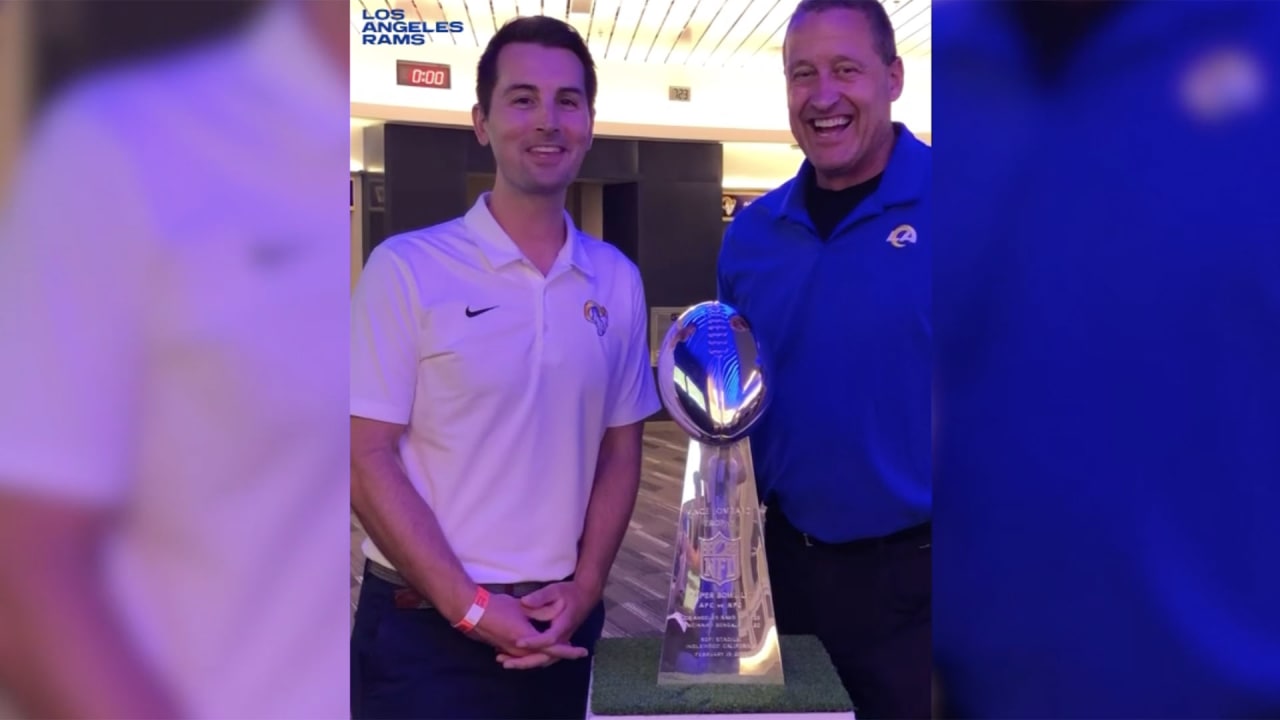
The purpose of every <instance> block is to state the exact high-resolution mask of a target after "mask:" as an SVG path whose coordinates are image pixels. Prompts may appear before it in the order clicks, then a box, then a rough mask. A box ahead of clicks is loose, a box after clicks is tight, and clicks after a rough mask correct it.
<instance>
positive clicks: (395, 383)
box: [351, 244, 419, 425]
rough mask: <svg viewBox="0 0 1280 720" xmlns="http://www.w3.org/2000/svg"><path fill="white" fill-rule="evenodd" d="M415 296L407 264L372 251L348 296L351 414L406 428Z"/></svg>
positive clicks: (414, 359) (413, 366)
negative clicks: (349, 301) (349, 302)
mask: <svg viewBox="0 0 1280 720" xmlns="http://www.w3.org/2000/svg"><path fill="white" fill-rule="evenodd" d="M417 298H418V294H417V291H416V289H415V286H414V283H413V277H412V275H411V273H410V272H409V268H408V266H407V265H406V264H405V263H404V261H403V260H401V259H400V258H398V257H397V256H396V255H395V254H394V253H393V252H392V251H391V250H390V248H389V247H388V246H387V245H385V244H383V245H379V246H378V247H376V248H374V251H373V252H372V253H371V254H370V256H369V261H368V262H367V263H366V264H365V267H364V269H363V270H362V271H361V273H360V277H359V279H358V280H357V281H356V288H355V291H354V293H353V295H352V298H351V414H352V415H354V416H356V417H363V418H368V419H370V420H380V421H382V422H388V423H395V424H397V425H407V424H408V423H409V418H410V415H411V413H412V410H413V400H414V395H415V392H416V390H417V377H418V360H419V352H418V320H417V318H418V312H417V306H418V299H417Z"/></svg>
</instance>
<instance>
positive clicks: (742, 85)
mask: <svg viewBox="0 0 1280 720" xmlns="http://www.w3.org/2000/svg"><path fill="white" fill-rule="evenodd" d="M352 47H353V48H356V49H357V50H356V51H353V52H352V55H351V77H352V83H351V103H352V106H353V114H360V115H363V114H364V113H365V112H366V111H368V112H370V113H372V114H370V115H369V117H373V118H379V119H385V120H397V121H402V122H424V123H434V124H449V125H457V126H460V127H469V126H470V124H471V115H470V113H471V107H472V106H473V105H474V104H475V101H476V99H475V80H476V78H475V75H476V72H475V68H476V62H477V61H478V60H479V58H480V49H479V48H475V47H456V46H452V45H442V44H429V45H425V46H419V47H396V46H370V45H360V44H358V40H357V44H355V45H353V46H352ZM397 60H409V61H419V62H431V63H443V64H446V65H449V66H450V72H451V83H450V84H451V87H450V88H448V89H434V88H432V89H428V88H421V87H410V86H403V85H397V84H396V61H397ZM931 61H932V57H931V56H930V57H924V58H916V57H907V58H904V59H903V64H904V74H905V84H904V88H903V93H902V97H901V98H899V100H898V101H897V102H896V103H894V105H893V109H892V112H893V117H894V119H895V120H899V121H901V122H904V123H906V124H907V126H908V127H910V128H911V129H912V131H914V132H917V133H928V132H931V131H932V117H931V114H930V113H931V110H930V108H931V101H932V95H933V86H932V75H933V73H932V67H931V64H930V63H931ZM597 76H598V78H599V83H598V85H599V90H598V94H597V98H596V131H597V134H598V135H614V136H620V137H644V138H661V139H669V140H713V141H722V140H746V139H748V138H744V137H739V136H738V134H739V133H740V132H749V131H751V132H758V133H767V134H768V137H756V138H751V139H754V140H769V141H774V142H787V141H788V139H789V138H790V122H789V120H788V117H787V104H786V97H787V94H786V84H785V78H784V76H783V73H782V68H781V67H780V66H779V67H774V66H773V65H771V64H770V65H768V66H757V67H751V68H722V67H688V66H665V65H646V64H629V63H618V62H609V61H600V60H599V59H597ZM673 85H678V86H685V87H689V88H691V94H690V100H689V101H688V102H676V101H672V100H671V99H670V98H669V95H668V90H669V88H670V86H673Z"/></svg>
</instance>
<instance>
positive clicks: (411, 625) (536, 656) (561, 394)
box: [351, 17, 659, 718]
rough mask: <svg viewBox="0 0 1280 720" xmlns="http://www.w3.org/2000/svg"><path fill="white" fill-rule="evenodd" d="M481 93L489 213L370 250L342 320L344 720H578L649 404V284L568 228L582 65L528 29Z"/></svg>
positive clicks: (493, 56) (571, 52)
mask: <svg viewBox="0 0 1280 720" xmlns="http://www.w3.org/2000/svg"><path fill="white" fill-rule="evenodd" d="M477 77H478V81H477V96H478V98H477V99H478V103H477V105H476V107H475V109H474V111H473V116H474V122H475V131H476V135H477V138H478V139H479V140H480V142H481V143H482V144H486V145H488V146H490V147H491V148H492V149H493V153H494V158H495V160H496V165H497V178H496V181H495V183H494V187H493V190H492V192H489V193H485V194H483V195H482V196H481V197H480V199H479V200H478V201H477V202H476V204H475V206H474V207H472V208H471V210H470V211H469V212H467V213H466V215H464V216H463V217H461V218H458V219H456V220H453V221H450V222H447V223H444V224H441V225H437V226H434V227H430V228H426V229H423V230H418V231H414V232H409V233H405V234H402V235H398V236H396V237H393V238H390V239H388V240H386V241H385V242H383V243H382V244H381V245H379V246H378V247H377V249H375V250H374V252H373V253H372V255H371V257H370V258H369V262H368V264H367V266H366V267H365V269H364V271H363V273H362V275H361V278H360V280H359V282H358V285H357V288H356V292H355V297H354V299H353V303H352V324H351V336H352V355H351V365H352V378H351V394H352V399H351V402H352V404H351V414H352V416H353V417H352V442H351V451H352V505H353V507H354V509H355V512H356V514H357V515H358V517H359V518H360V520H361V522H362V524H363V525H364V527H365V529H366V530H367V532H368V533H369V536H370V538H371V540H370V541H369V542H367V543H366V544H365V548H364V549H365V554H366V556H367V558H368V561H367V563H366V570H365V574H364V580H363V587H362V589H361V594H360V600H359V605H358V608H357V613H356V621H355V628H354V630H353V634H352V657H351V664H352V691H351V692H352V715H353V717H355V718H365V717H449V718H460V717H490V718H492V717H512V718H513V717H574V716H576V717H582V716H583V714H584V713H585V709H586V707H585V702H586V693H587V683H588V679H589V673H590V664H589V663H590V661H589V660H588V659H587V656H588V653H589V651H590V650H591V649H592V648H593V647H594V644H595V641H596V639H597V638H598V637H599V636H600V632H601V630H602V627H603V623H604V609H603V603H602V600H601V597H602V594H603V590H604V585H605V579H606V577H607V576H608V572H609V568H610V566H611V565H612V564H613V560H614V557H615V555H616V553H617V550H618V547H619V545H620V544H621V541H622V537H623V534H624V532H625V531H626V527H627V522H628V520H629V518H630V515H631V511H632V508H633V506H634V503H635V497H636V491H637V486H638V483H639V474H640V453H641V433H642V427H643V421H644V419H645V418H646V417H648V416H649V415H651V414H653V413H654V412H655V411H656V410H657V409H658V406H659V405H658V399H657V394H656V391H655V388H654V384H653V376H652V374H651V370H650V366H649V360H648V357H649V354H648V345H647V342H646V326H645V316H646V309H645V299H644V291H643V287H642V285H641V281H640V276H639V272H638V271H637V269H636V267H635V266H634V265H633V264H632V263H631V262H630V261H628V260H627V259H626V257H625V256H623V255H622V253H621V252H619V251H618V250H617V249H615V248H614V247H612V246H610V245H607V244H605V243H603V242H601V241H599V240H596V239H594V238H591V237H589V236H587V235H586V234H584V233H582V232H580V231H578V230H577V229H576V228H575V227H574V225H573V222H572V220H571V219H570V218H569V216H568V214H567V213H566V212H565V210H564V207H565V193H566V190H567V189H568V187H569V185H570V184H571V183H572V182H573V180H574V178H575V177H576V175H577V172H578V168H579V167H580V165H581V162H582V159H583V157H584V155H585V154H586V152H587V149H588V148H589V147H590V145H591V133H592V122H593V106H594V99H595V92H596V77H595V69H594V64H593V62H592V60H591V55H590V53H589V51H588V50H587V47H586V45H585V43H583V41H582V38H581V37H580V36H579V35H578V34H577V33H576V32H575V31H574V30H573V29H572V28H571V27H570V26H568V25H566V24H565V23H563V22H561V21H559V20H555V19H552V18H547V17H526V18H521V19H519V20H516V21H513V22H512V23H509V24H508V25H506V26H504V27H503V28H502V29H501V30H499V32H498V33H497V34H496V35H495V36H494V38H493V39H492V41H491V42H490V43H489V46H488V47H487V48H486V50H485V52H484V54H483V56H482V57H481V60H480V63H479V67H478V72H477Z"/></svg>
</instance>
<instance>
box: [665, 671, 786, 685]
mask: <svg viewBox="0 0 1280 720" xmlns="http://www.w3.org/2000/svg"><path fill="white" fill-rule="evenodd" d="M658 684H659V685H783V684H784V682H783V679H782V677H781V676H779V675H761V676H757V675H742V674H739V673H680V672H664V673H658Z"/></svg>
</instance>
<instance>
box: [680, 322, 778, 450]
mask: <svg viewBox="0 0 1280 720" xmlns="http://www.w3.org/2000/svg"><path fill="white" fill-rule="evenodd" d="M765 360H766V358H765V355H764V353H763V352H761V349H760V345H759V343H758V342H757V341H756V337H755V334H754V333H753V332H752V331H751V326H750V325H748V324H747V321H746V319H745V318H743V317H742V315H740V314H738V311H737V310H734V309H733V308H732V307H730V306H728V305H726V304H724V303H721V302H704V303H699V304H697V305H694V306H693V307H691V308H689V309H688V310H685V311H684V312H683V313H681V314H680V317H678V318H677V319H676V321H675V323H674V324H672V326H671V328H670V329H668V330H667V335H666V337H665V338H664V339H663V341H662V348H661V349H660V350H659V352H658V394H659V395H660V396H661V397H662V404H663V405H665V406H666V408H667V412H669V413H671V418H672V419H673V420H675V421H676V423H677V424H678V425H679V426H680V427H681V428H683V429H684V431H685V432H687V433H689V435H691V436H692V437H693V438H694V439H695V440H698V441H700V442H704V443H706V444H708V445H725V444H728V443H732V442H735V441H737V440H740V439H741V438H743V437H745V436H746V434H747V432H748V431H749V430H750V429H751V428H752V426H754V425H755V424H756V422H757V421H758V420H759V419H760V416H761V415H762V414H763V413H764V410H765V408H766V407H767V405H768V402H769V397H770V396H769V393H768V392H767V390H766V384H765V380H766V378H765V375H766V373H765Z"/></svg>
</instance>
